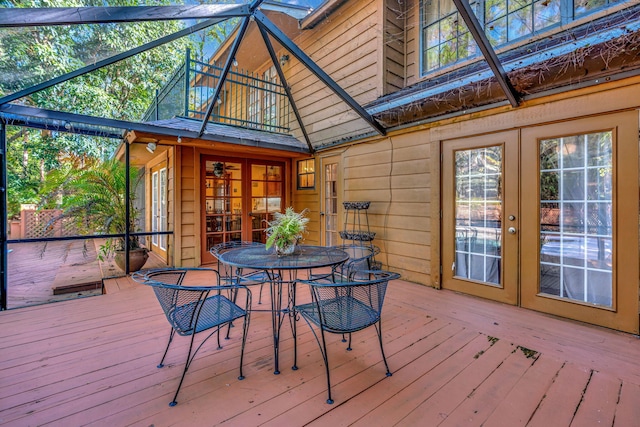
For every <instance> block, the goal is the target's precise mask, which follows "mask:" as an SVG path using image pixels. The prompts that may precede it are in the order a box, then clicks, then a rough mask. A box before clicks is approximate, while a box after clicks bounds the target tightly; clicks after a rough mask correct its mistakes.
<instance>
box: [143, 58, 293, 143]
mask: <svg viewBox="0 0 640 427" xmlns="http://www.w3.org/2000/svg"><path fill="white" fill-rule="evenodd" d="M234 68H236V70H233V69H232V70H231V71H230V72H229V74H228V75H227V78H226V79H225V81H224V84H223V87H222V90H221V91H220V97H219V100H218V101H217V102H216V105H215V107H214V109H213V112H212V114H211V117H210V119H209V120H210V121H211V122H215V123H225V124H229V125H234V126H241V127H246V128H252V129H258V130H265V131H270V132H280V133H287V132H289V131H290V119H289V116H290V112H291V107H290V104H289V99H288V97H287V95H286V91H285V89H284V86H283V85H282V84H280V83H279V82H273V81H270V80H266V79H265V78H263V77H262V76H260V75H257V74H255V73H249V72H243V70H237V67H234ZM222 70H223V67H222V66H219V65H217V64H216V63H208V62H204V61H200V60H196V59H193V58H191V54H190V51H189V50H187V53H186V58H185V63H184V64H183V65H181V66H180V67H179V68H177V69H176V71H175V72H174V73H173V75H172V76H171V78H170V79H169V80H168V82H167V84H166V85H165V86H164V87H163V88H161V89H160V90H157V91H156V95H155V97H154V100H153V102H152V104H151V105H150V106H149V108H148V109H147V111H146V112H145V114H144V116H143V121H145V122H148V121H155V120H165V119H169V118H172V117H180V116H182V117H189V118H195V119H202V118H203V117H204V114H205V112H206V110H207V107H208V105H209V103H210V102H212V99H211V97H212V95H213V93H214V92H215V88H216V85H217V84H218V81H219V80H220V75H221V74H222Z"/></svg>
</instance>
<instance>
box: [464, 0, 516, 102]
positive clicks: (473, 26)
mask: <svg viewBox="0 0 640 427" xmlns="http://www.w3.org/2000/svg"><path fill="white" fill-rule="evenodd" d="M453 3H454V4H455V6H456V8H457V9H458V12H459V13H460V16H461V17H462V19H463V20H464V23H465V24H467V28H469V32H471V35H472V36H473V39H474V40H475V41H476V43H478V47H479V48H480V51H481V52H482V55H483V56H484V59H485V60H486V61H487V63H488V64H489V67H490V68H491V71H493V74H494V75H495V77H496V79H498V83H499V84H500V87H501V88H502V90H503V91H504V94H505V96H506V97H507V99H508V100H509V103H511V106H512V107H517V106H518V105H519V104H520V101H519V100H518V97H517V95H516V90H515V89H514V88H513V85H512V84H511V82H510V81H509V77H508V76H507V73H505V71H504V68H503V67H502V64H501V63H500V60H499V59H498V55H496V52H495V51H494V50H493V47H491V43H489V39H487V36H486V34H485V33H484V30H483V29H482V27H481V26H480V23H479V22H478V19H477V18H476V15H475V14H474V13H473V10H471V6H470V5H469V1H468V0H453Z"/></svg>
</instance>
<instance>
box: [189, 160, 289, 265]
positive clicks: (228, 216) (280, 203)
mask: <svg viewBox="0 0 640 427" xmlns="http://www.w3.org/2000/svg"><path fill="white" fill-rule="evenodd" d="M202 169H203V173H202V176H203V182H202V189H201V194H202V201H201V206H202V211H201V212H202V213H201V215H202V216H201V218H202V224H203V226H202V246H201V260H202V263H203V264H206V263H210V262H213V261H214V258H213V256H212V255H211V254H210V252H209V250H210V249H211V247H213V246H214V245H217V244H219V243H223V242H229V241H240V240H245V241H253V242H264V241H265V240H266V236H265V233H264V229H265V228H266V226H267V221H269V220H271V219H272V218H273V215H274V213H275V212H281V211H282V210H283V209H284V203H285V200H284V194H285V192H284V185H285V181H284V175H285V173H284V172H285V164H284V163H282V162H273V161H265V160H257V159H238V158H231V157H221V156H205V157H203V159H202Z"/></svg>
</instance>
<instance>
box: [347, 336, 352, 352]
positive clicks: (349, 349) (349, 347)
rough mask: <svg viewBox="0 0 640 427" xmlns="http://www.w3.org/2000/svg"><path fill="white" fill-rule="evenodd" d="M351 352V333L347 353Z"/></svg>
mask: <svg viewBox="0 0 640 427" xmlns="http://www.w3.org/2000/svg"><path fill="white" fill-rule="evenodd" d="M351 350H353V349H352V348H351V332H349V344H348V345H347V351H351Z"/></svg>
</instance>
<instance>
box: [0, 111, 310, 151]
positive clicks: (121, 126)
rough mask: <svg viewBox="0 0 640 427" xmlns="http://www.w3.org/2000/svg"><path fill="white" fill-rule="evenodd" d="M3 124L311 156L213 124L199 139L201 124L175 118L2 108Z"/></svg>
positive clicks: (271, 138) (272, 138)
mask: <svg viewBox="0 0 640 427" xmlns="http://www.w3.org/2000/svg"><path fill="white" fill-rule="evenodd" d="M0 121H2V122H3V123H5V124H7V125H16V126H27V127H33V128H37V129H47V130H52V131H57V132H68V133H77V134H83V135H93V136H102V137H108V138H123V137H124V136H125V134H126V132H128V131H135V132H139V133H144V134H153V135H157V136H159V137H162V138H167V139H168V138H171V139H172V140H175V141H177V140H178V138H180V139H181V140H184V141H185V142H186V141H187V140H201V141H210V142H222V143H227V144H233V145H237V146H246V147H258V148H264V149H270V150H278V151H282V152H286V153H295V154H305V155H306V154H309V149H308V147H307V146H306V144H304V143H302V142H300V141H298V140H297V139H296V138H294V137H293V136H290V135H282V134H275V133H271V132H265V131H260V130H253V129H246V128H239V127H235V126H229V125H223V124H217V123H216V124H214V123H209V124H208V125H207V127H206V129H205V132H204V134H202V135H201V136H198V129H199V127H200V122H199V121H197V120H192V119H186V118H174V119H169V120H161V121H157V122H151V123H136V122H128V121H124V120H114V119H105V118H101V117H93V116H87V115H82V114H73V113H64V112H60V111H52V110H45V109H42V108H35V107H27V106H23V105H17V104H4V105H0Z"/></svg>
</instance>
